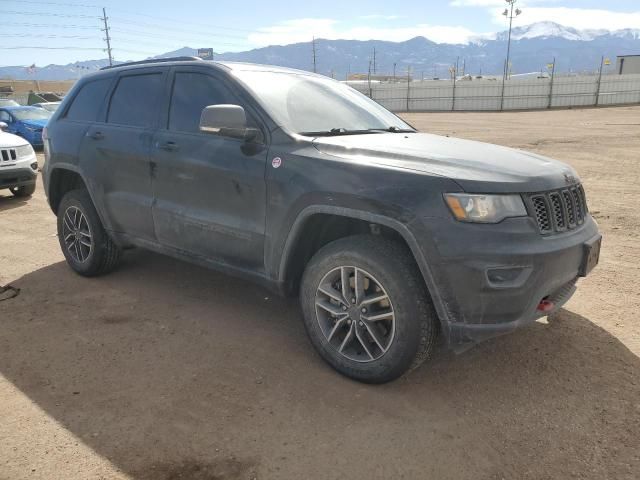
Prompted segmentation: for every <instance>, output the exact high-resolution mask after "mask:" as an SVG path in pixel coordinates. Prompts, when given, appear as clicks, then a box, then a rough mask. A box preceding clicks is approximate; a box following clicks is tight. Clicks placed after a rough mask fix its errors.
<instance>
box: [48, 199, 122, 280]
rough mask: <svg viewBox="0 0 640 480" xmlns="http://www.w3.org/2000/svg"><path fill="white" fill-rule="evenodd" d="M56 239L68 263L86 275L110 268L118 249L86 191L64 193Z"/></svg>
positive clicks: (115, 258) (59, 209)
mask: <svg viewBox="0 0 640 480" xmlns="http://www.w3.org/2000/svg"><path fill="white" fill-rule="evenodd" d="M58 239H59V241H60V247H61V248H62V253H63V254H64V256H65V258H66V259H67V263H68V264H69V266H70V267H71V268H72V269H73V270H75V271H76V272H77V273H79V274H80V275H84V276H87V277H90V276H95V275H101V274H104V273H108V272H109V271H111V270H113V269H114V268H115V267H116V266H117V264H118V262H119V261H120V255H121V250H120V249H119V248H118V246H117V245H116V244H115V243H114V242H113V240H112V239H111V237H109V235H108V234H107V232H106V231H105V230H104V228H103V227H102V223H101V222H100V217H99V216H98V212H96V209H95V207H94V206H93V202H92V201H91V197H90V196H89V193H88V192H87V191H86V190H84V189H79V190H72V191H70V192H68V193H67V194H65V196H64V197H63V198H62V201H61V202H60V206H59V207H58Z"/></svg>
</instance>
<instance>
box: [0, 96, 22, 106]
mask: <svg viewBox="0 0 640 480" xmlns="http://www.w3.org/2000/svg"><path fill="white" fill-rule="evenodd" d="M18 105H20V104H19V103H18V102H16V101H15V100H11V99H8V98H0V107H17V106H18Z"/></svg>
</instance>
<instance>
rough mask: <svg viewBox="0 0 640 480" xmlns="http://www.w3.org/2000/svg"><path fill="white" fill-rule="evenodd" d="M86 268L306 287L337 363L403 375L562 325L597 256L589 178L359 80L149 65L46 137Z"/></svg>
mask: <svg viewBox="0 0 640 480" xmlns="http://www.w3.org/2000/svg"><path fill="white" fill-rule="evenodd" d="M44 138H45V155H46V164H45V167H44V170H43V172H44V185H45V189H46V193H47V196H48V199H49V203H50V205H51V208H52V210H53V211H54V213H55V214H56V215H57V216H58V235H59V239H60V246H61V248H62V251H63V252H64V255H65V257H66V259H67V261H68V263H69V265H70V266H71V268H73V269H74V270H75V271H76V272H78V273H80V274H82V275H87V276H90V275H98V274H102V273H106V272H108V271H110V270H112V269H113V268H114V267H115V266H116V265H117V264H118V260H119V259H120V256H121V252H122V251H123V250H125V249H127V248H131V247H142V248H147V249H151V250H154V251H157V252H161V253H165V254H168V255H171V256H174V257H178V258H182V259H185V260H189V261H192V262H196V263H199V264H202V265H206V266H210V267H213V268H216V269H219V270H221V271H223V272H228V273H232V274H238V275H241V276H244V277H247V278H250V279H253V280H255V281H257V282H259V283H261V284H263V285H265V286H266V287H268V288H270V289H272V290H275V291H277V292H280V293H282V294H298V295H299V298H300V302H301V305H302V313H303V318H304V323H305V326H306V329H307V332H308V334H309V337H310V339H311V341H312V343H313V345H314V346H315V348H316V349H317V350H318V352H319V353H320V355H321V356H322V357H323V358H324V359H325V360H326V361H327V362H328V363H329V364H330V365H331V366H332V367H334V368H335V369H336V370H338V371H340V372H341V373H343V374H345V375H348V376H350V377H352V378H355V379H358V380H360V381H364V382H385V381H389V380H391V379H394V378H396V377H398V376H399V375H401V374H402V373H403V372H405V371H407V370H408V369H409V368H411V367H412V366H415V365H418V364H419V363H420V362H422V361H423V360H425V359H426V358H427V357H428V356H429V354H430V353H431V351H432V349H433V345H434V339H435V338H436V335H437V334H438V333H441V334H442V335H444V337H445V338H446V340H447V342H448V344H449V345H450V346H451V347H452V348H458V347H460V346H462V347H464V346H465V345H470V344H473V343H475V342H478V341H481V340H484V339H487V338H490V337H493V336H496V335H499V334H502V333H505V332H509V331H512V330H514V329H515V328H517V327H520V326H523V325H526V324H528V323H530V322H532V321H534V320H535V319H536V318H539V317H541V316H545V315H548V314H550V313H553V312H554V311H556V310H557V309H558V308H560V307H561V306H562V305H563V304H564V303H565V302H566V301H567V300H568V299H569V297H570V296H571V294H572V293H573V291H574V286H575V283H576V280H577V279H578V278H579V277H581V276H585V275H587V274H588V273H589V272H590V270H591V269H592V268H593V267H594V266H595V265H596V263H597V261H598V254H599V250H600V235H599V233H598V228H597V226H596V223H595V222H594V220H593V219H592V218H591V215H589V211H588V209H587V202H586V200H585V195H584V190H583V188H582V185H581V184H580V181H579V179H578V175H577V174H576V172H575V171H574V170H572V169H571V168H570V167H569V166H567V165H565V164H563V163H560V162H556V161H554V160H551V159H549V158H545V157H542V156H540V155H535V154H532V153H526V152H523V151H519V150H513V149H510V148H505V147H500V146H496V145H489V144H484V143H478V142H472V141H467V140H459V139H455V138H447V137H442V136H436V135H430V134H426V133H419V132H417V131H416V130H414V129H413V128H412V127H411V126H410V125H409V124H407V123H406V122H405V121H403V120H402V119H400V118H399V117H397V116H396V115H394V114H392V113H390V112H388V111H387V110H385V109H384V108H383V107H381V106H380V105H378V104H377V103H375V102H374V101H372V100H370V99H369V98H367V97H366V96H364V95H361V94H360V93H358V92H356V91H355V90H353V89H352V88H350V87H349V86H347V85H344V84H341V83H339V82H336V81H333V80H331V79H328V78H326V77H323V76H320V75H314V74H311V73H307V72H302V71H296V70H289V69H284V68H278V67H270V66H260V65H250V64H240V63H224V62H205V61H201V60H198V59H194V58H177V59H168V60H163V61H158V60H155V61H144V62H136V63H130V64H125V65H121V66H118V67H114V68H107V69H104V70H103V71H101V72H98V73H96V74H92V75H87V76H85V77H83V78H82V79H81V80H80V81H78V83H77V84H76V85H75V86H74V88H73V90H72V91H71V92H70V93H69V95H68V96H67V97H66V98H65V100H64V101H63V103H62V105H61V106H60V108H59V109H58V110H57V111H56V112H55V113H54V115H53V117H52V118H51V120H50V121H49V124H48V127H47V130H46V131H45V135H44Z"/></svg>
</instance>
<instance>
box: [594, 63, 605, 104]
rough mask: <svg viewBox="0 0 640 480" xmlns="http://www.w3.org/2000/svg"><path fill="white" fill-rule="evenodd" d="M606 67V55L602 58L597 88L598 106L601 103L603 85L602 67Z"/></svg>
mask: <svg viewBox="0 0 640 480" xmlns="http://www.w3.org/2000/svg"><path fill="white" fill-rule="evenodd" d="M603 68H604V55H603V56H602V59H601V60H600V73H599V74H598V89H597V90H596V107H597V106H598V105H599V104H600V86H601V85H602V69H603Z"/></svg>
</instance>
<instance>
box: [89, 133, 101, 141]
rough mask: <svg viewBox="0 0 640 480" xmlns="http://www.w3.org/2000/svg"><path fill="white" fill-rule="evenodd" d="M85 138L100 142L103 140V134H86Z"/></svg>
mask: <svg viewBox="0 0 640 480" xmlns="http://www.w3.org/2000/svg"><path fill="white" fill-rule="evenodd" d="M87 136H88V137H89V138H92V139H94V140H102V139H103V138H104V134H103V133H102V132H93V133H89V134H87Z"/></svg>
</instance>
